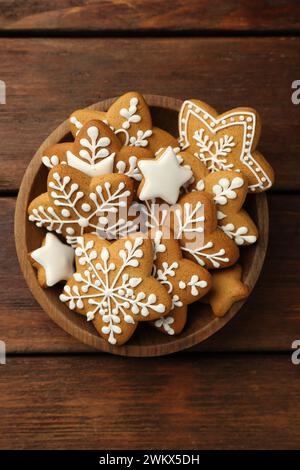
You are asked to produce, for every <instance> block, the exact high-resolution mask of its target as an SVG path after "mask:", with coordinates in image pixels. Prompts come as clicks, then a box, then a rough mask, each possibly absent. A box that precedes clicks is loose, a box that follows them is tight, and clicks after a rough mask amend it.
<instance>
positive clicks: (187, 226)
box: [174, 201, 205, 243]
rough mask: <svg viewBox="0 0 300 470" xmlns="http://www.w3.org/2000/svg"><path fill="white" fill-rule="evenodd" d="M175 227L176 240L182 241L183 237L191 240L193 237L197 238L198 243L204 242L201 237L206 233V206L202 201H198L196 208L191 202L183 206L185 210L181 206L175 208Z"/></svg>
mask: <svg viewBox="0 0 300 470" xmlns="http://www.w3.org/2000/svg"><path fill="white" fill-rule="evenodd" d="M174 215H175V226H174V235H175V238H176V239H177V240H178V239H181V238H182V237H183V236H186V237H188V238H189V239H190V240H191V239H192V238H193V236H194V237H195V236H197V241H198V243H201V242H202V241H203V239H202V236H201V238H200V237H199V235H200V234H201V235H203V233H204V221H205V217H204V204H202V203H201V202H200V201H197V203H196V205H195V207H194V208H193V205H192V204H191V203H189V202H186V203H185V204H184V205H183V210H182V207H181V206H178V207H175V209H174Z"/></svg>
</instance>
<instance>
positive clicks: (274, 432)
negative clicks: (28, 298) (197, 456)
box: [0, 354, 300, 450]
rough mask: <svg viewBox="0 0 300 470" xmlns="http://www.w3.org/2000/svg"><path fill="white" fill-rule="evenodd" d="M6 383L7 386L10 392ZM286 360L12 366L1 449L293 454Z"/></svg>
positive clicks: (33, 361) (114, 360)
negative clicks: (289, 451) (271, 451)
mask: <svg viewBox="0 0 300 470" xmlns="http://www.w3.org/2000/svg"><path fill="white" fill-rule="evenodd" d="M8 383H9V384H10V387H8V386H7V384H8ZM299 387H300V376H299V371H298V370H297V368H296V367H295V366H293V365H292V364H291V363H290V360H289V358H287V357H285V356H280V355H277V354H274V355H272V356H251V355H247V354H246V355H240V356H238V355H236V354H234V355H231V354H229V355H222V354H221V355H208V356H206V355H200V354H191V355H189V356H188V355H180V356H177V357H176V358H173V360H172V358H171V359H170V358H161V359H160V360H159V363H158V362H157V360H156V359H130V358H120V357H111V356H84V357H83V356H72V357H69V356H68V357H66V356H59V355H58V356H54V357H43V358H42V360H41V358H40V357H14V358H11V359H9V362H8V364H7V366H5V368H4V371H3V372H2V371H1V375H0V396H1V420H0V431H1V443H2V446H3V447H14V448H18V449H40V448H43V449H53V448H55V449H66V448H67V449H70V448H72V449H73V448H76V449H98V450H99V449H132V448H134V449H146V450H147V449H149V448H150V449H151V448H153V446H155V448H159V449H170V448H172V449H182V448H184V449H235V448H238V449H249V448H256V449H264V448H266V447H267V448H270V449H278V448H281V447H283V446H284V447H285V448H288V449H292V448H294V447H296V446H298V444H299V433H300V431H299V428H300V410H299Z"/></svg>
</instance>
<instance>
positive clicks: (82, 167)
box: [67, 150, 115, 178]
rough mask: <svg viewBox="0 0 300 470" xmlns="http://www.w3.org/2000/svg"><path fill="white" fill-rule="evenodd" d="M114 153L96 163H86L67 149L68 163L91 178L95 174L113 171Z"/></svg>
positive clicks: (99, 174) (105, 173)
mask: <svg viewBox="0 0 300 470" xmlns="http://www.w3.org/2000/svg"><path fill="white" fill-rule="evenodd" d="M114 158H115V153H112V154H111V155H110V156H109V157H106V158H104V159H103V160H102V161H101V162H98V163H93V164H92V163H87V162H84V161H83V160H81V159H80V158H78V157H76V155H74V154H73V153H72V152H71V151H70V150H68V151H67V160H68V165H69V166H71V167H73V168H76V170H79V171H82V173H85V174H86V175H88V176H90V177H91V178H93V177H95V176H101V175H107V174H109V173H112V172H113V167H114Z"/></svg>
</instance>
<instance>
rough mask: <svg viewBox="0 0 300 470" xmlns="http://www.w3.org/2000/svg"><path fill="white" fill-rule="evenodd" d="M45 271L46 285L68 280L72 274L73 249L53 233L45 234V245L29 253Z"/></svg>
mask: <svg viewBox="0 0 300 470" xmlns="http://www.w3.org/2000/svg"><path fill="white" fill-rule="evenodd" d="M31 258H33V259H34V260H35V261H36V262H37V263H38V264H40V265H41V266H42V267H43V268H44V270H45V276H46V284H47V286H49V287H51V286H54V284H56V283H57V282H60V281H63V280H68V279H69V278H70V277H71V276H72V274H73V273H74V249H73V248H72V247H70V246H68V245H65V244H64V243H62V242H61V241H60V240H59V239H58V238H57V237H56V236H55V235H54V234H53V233H47V235H46V238H45V244H44V245H43V246H41V248H38V249H37V250H34V251H33V252H32V253H31Z"/></svg>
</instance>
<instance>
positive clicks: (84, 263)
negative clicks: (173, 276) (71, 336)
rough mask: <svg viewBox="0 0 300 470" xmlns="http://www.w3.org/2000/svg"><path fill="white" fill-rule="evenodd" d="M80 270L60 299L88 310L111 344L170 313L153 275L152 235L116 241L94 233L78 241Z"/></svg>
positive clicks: (168, 301) (74, 307) (167, 298)
mask: <svg viewBox="0 0 300 470" xmlns="http://www.w3.org/2000/svg"><path fill="white" fill-rule="evenodd" d="M75 258H76V272H75V273H74V275H73V277H72V278H71V279H69V280H68V282H67V284H66V285H65V287H64V291H63V293H62V294H61V295H60V300H61V301H62V302H66V303H67V304H68V306H69V308H70V309H71V310H76V312H78V313H81V314H83V315H86V317H87V320H88V321H92V322H93V324H94V326H95V328H96V329H97V331H98V332H99V334H100V335H101V336H102V337H103V338H104V339H105V340H107V341H108V342H109V343H110V344H113V345H114V344H118V345H121V344H124V343H125V342H126V341H127V340H128V339H129V338H130V336H131V335H132V334H133V332H134V330H135V329H136V327H137V323H138V322H139V321H149V320H150V321H151V320H155V319H156V318H159V317H161V316H162V315H166V314H167V313H168V312H169V310H170V308H171V299H170V296H169V295H168V293H167V291H166V289H165V288H164V287H163V286H162V285H161V283H160V282H159V281H157V280H156V279H154V278H153V277H152V276H151V270H152V263H153V252H152V243H151V240H150V239H148V238H146V237H144V236H143V235H142V234H134V235H132V236H130V237H127V238H123V239H122V240H118V241H116V242H114V243H109V242H108V241H106V240H101V239H100V238H98V237H97V236H95V235H90V234H88V235H84V236H83V237H79V238H78V240H77V246H76V250H75Z"/></svg>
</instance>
